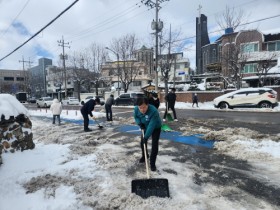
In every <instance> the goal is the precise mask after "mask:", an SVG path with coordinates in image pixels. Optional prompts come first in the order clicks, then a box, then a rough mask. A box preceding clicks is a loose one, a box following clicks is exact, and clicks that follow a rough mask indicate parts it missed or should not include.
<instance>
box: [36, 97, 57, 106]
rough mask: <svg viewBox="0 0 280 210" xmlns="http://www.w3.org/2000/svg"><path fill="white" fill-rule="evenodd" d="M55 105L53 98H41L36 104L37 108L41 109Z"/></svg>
mask: <svg viewBox="0 0 280 210" xmlns="http://www.w3.org/2000/svg"><path fill="white" fill-rule="evenodd" d="M52 103H53V98H51V97H42V98H39V99H38V100H37V101H36V104H37V107H38V108H40V107H45V108H47V107H50V106H51V105H52Z"/></svg>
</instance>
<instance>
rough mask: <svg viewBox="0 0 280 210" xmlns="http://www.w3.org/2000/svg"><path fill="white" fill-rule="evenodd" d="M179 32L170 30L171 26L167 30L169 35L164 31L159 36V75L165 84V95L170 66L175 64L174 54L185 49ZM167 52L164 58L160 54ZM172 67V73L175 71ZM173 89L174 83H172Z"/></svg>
mask: <svg viewBox="0 0 280 210" xmlns="http://www.w3.org/2000/svg"><path fill="white" fill-rule="evenodd" d="M164 35H165V36H167V35H168V38H165V36H164ZM181 35H182V33H181V30H174V31H172V30H171V25H170V29H169V34H167V33H166V32H165V31H163V33H162V34H161V36H160V55H159V57H160V60H159V63H160V69H161V75H162V79H163V81H164V84H165V94H167V93H168V81H169V78H170V71H171V66H172V64H175V63H176V58H177V56H176V53H174V52H178V51H182V50H183V49H184V47H185V43H184V42H183V41H182V39H181ZM164 51H167V54H166V56H164V55H162V52H164ZM175 68H176V67H175V66H174V71H175ZM174 87H175V81H174Z"/></svg>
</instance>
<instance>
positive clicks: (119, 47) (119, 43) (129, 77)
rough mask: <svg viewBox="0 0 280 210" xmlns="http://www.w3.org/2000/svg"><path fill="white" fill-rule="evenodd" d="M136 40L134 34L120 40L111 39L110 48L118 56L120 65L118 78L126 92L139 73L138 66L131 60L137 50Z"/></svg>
mask: <svg viewBox="0 0 280 210" xmlns="http://www.w3.org/2000/svg"><path fill="white" fill-rule="evenodd" d="M138 46H139V44H138V39H137V38H136V35H135V34H127V35H125V36H123V37H121V38H118V39H113V41H112V42H111V46H110V48H111V49H113V51H114V52H116V53H117V54H118V56H119V63H122V65H121V66H120V69H119V70H118V71H119V72H118V74H119V75H118V76H119V78H120V81H121V83H122V84H123V86H124V92H127V90H128V88H129V85H130V84H131V83H132V82H133V81H135V78H136V76H137V75H138V73H139V69H140V68H139V65H138V63H137V62H136V60H135V59H134V58H133V52H134V51H135V50H136V49H137V48H138Z"/></svg>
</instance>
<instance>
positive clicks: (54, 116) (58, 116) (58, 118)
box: [53, 115, 60, 125]
mask: <svg viewBox="0 0 280 210" xmlns="http://www.w3.org/2000/svg"><path fill="white" fill-rule="evenodd" d="M56 117H57V120H58V124H59V125H60V115H53V124H55V118H56Z"/></svg>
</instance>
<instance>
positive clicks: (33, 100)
mask: <svg viewBox="0 0 280 210" xmlns="http://www.w3.org/2000/svg"><path fill="white" fill-rule="evenodd" d="M27 102H28V103H32V104H35V103H36V98H35V97H30V98H28V99H27Z"/></svg>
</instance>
